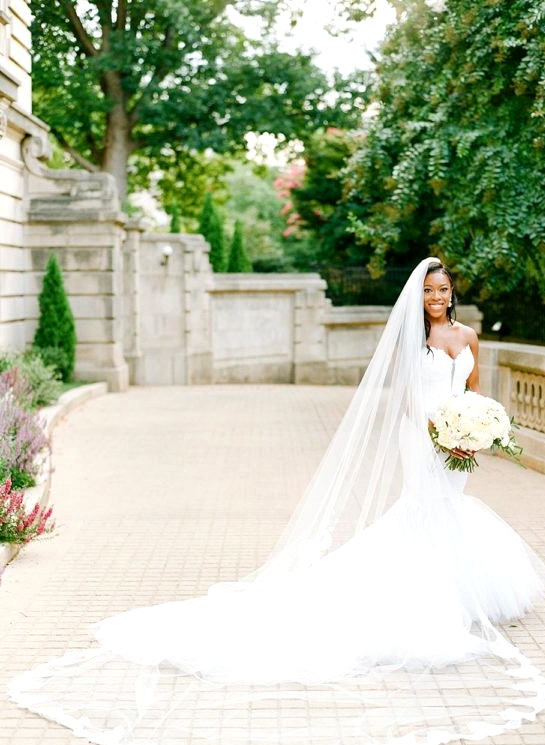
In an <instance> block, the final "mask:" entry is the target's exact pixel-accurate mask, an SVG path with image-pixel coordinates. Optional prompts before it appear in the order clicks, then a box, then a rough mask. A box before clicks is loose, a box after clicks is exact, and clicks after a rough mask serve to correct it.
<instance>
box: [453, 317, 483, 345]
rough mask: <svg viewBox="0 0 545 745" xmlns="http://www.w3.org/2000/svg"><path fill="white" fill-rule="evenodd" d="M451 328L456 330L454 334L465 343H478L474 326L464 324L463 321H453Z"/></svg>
mask: <svg viewBox="0 0 545 745" xmlns="http://www.w3.org/2000/svg"><path fill="white" fill-rule="evenodd" d="M453 330H454V331H456V334H457V335H459V336H460V338H461V339H463V341H464V342H465V344H471V345H472V344H476V343H478V341H479V337H478V336H477V332H476V331H475V329H474V328H471V326H465V325H464V324H463V323H460V322H459V321H455V322H454V329H453Z"/></svg>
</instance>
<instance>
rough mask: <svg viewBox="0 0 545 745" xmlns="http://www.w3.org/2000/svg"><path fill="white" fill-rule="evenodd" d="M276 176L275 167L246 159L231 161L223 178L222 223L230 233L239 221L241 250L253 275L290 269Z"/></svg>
mask: <svg viewBox="0 0 545 745" xmlns="http://www.w3.org/2000/svg"><path fill="white" fill-rule="evenodd" d="M275 176H276V168H273V167H270V166H267V165H264V164H261V165H256V164H255V163H252V162H250V161H248V160H246V161H245V162H240V161H235V162H232V164H231V170H230V171H229V172H228V173H227V174H226V176H225V185H226V190H227V198H226V200H225V202H224V203H223V204H222V211H223V214H224V215H225V224H226V227H227V229H228V230H231V229H234V224H235V222H236V221H237V220H240V222H241V227H242V235H243V241H244V249H245V251H246V253H247V255H248V258H249V260H250V262H251V264H252V266H253V269H254V271H256V272H271V271H288V270H289V269H290V268H291V264H290V263H289V259H288V257H287V256H286V255H285V251H284V242H283V239H282V230H283V228H284V222H283V219H282V216H281V214H280V210H281V208H282V202H281V200H280V199H279V197H278V195H277V194H276V191H275V188H274V179H275Z"/></svg>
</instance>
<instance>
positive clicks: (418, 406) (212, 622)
mask: <svg viewBox="0 0 545 745" xmlns="http://www.w3.org/2000/svg"><path fill="white" fill-rule="evenodd" d="M455 304H456V296H455V292H454V285H453V281H452V277H451V275H450V272H449V271H448V269H447V268H446V267H445V266H443V264H441V263H440V262H439V261H438V260H437V259H434V258H430V259H425V260H424V261H422V262H421V263H420V264H419V265H418V266H417V267H416V268H415V270H414V271H413V273H412V274H411V276H410V278H409V280H408V281H407V283H406V285H405V287H404V289H403V291H402V292H401V295H400V297H399V299H398V301H397V303H396V304H395V306H394V308H393V310H392V313H391V315H390V318H389V321H388V323H387V325H386V328H385V330H384V333H383V335H382V337H381V339H380V342H379V344H378V346H377V349H376V351H375V354H374V356H373V359H372V361H371V363H370V364H369V367H368V369H367V371H366V373H365V375H364V377H363V379H362V382H361V383H360V385H359V387H358V389H357V391H356V393H355V395H354V398H353V400H352V402H351V404H350V406H349V408H348V410H347V412H346V414H345V416H344V418H343V420H342V422H341V424H340V426H339V429H338V430H337V432H336V434H335V436H334V437H333V439H332V441H331V444H330V446H329V448H328V450H327V452H326V454H325V455H324V457H323V459H322V462H321V464H320V466H319V467H318V469H317V471H316V473H315V475H314V477H313V479H312V480H311V483H310V484H309V486H308V488H307V491H306V493H305V495H304V497H303V499H302V500H301V502H300V504H299V507H298V508H297V510H296V512H295V513H294V515H293V516H292V519H291V521H290V523H289V524H288V526H287V527H286V529H285V531H284V533H283V535H282V537H281V539H280V541H279V542H278V545H277V546H276V548H275V550H274V551H273V553H272V555H271V556H270V558H269V559H268V561H267V562H266V563H265V565H264V566H263V567H261V568H260V569H259V570H257V571H256V572H255V573H254V574H253V575H251V576H249V577H246V578H245V579H243V580H241V581H238V582H233V583H223V584H218V585H215V586H213V587H211V588H210V590H209V592H208V594H207V595H206V596H204V597H200V598H195V599H192V600H187V601H183V602H182V601H176V600H173V601H172V602H169V603H165V604H162V605H157V606H152V607H145V608H136V609H133V610H129V611H127V612H125V613H122V614H120V615H117V616H114V617H112V618H107V619H105V620H103V621H102V622H100V623H99V624H97V626H96V627H95V629H94V636H95V639H96V642H97V644H95V646H93V647H92V648H91V649H89V650H85V651H76V652H69V653H67V654H66V655H65V656H64V657H62V658H60V659H57V660H52V661H51V662H49V663H47V664H46V665H43V666H41V667H39V668H37V669H35V670H31V671H29V672H27V673H24V674H23V675H21V676H19V677H17V678H16V679H15V680H14V681H12V683H11V685H10V696H11V698H12V700H13V701H15V702H16V703H18V704H19V705H20V706H23V707H26V708H28V709H30V710H31V711H34V712H36V713H39V714H40V715H42V716H44V717H47V718H49V719H52V720H54V721H57V722H59V723H60V724H62V725H64V726H66V727H69V728H70V729H72V730H73V731H74V733H75V734H76V735H79V736H81V737H84V738H87V740H89V741H90V742H93V743H98V744H102V745H113V744H119V745H121V744H123V745H170V744H171V743H177V744H184V743H186V744H187V745H189V743H192V744H194V743H202V742H211V743H218V744H221V745H232V744H234V743H238V744H240V745H257V743H261V742H268V743H271V745H291V744H292V743H299V744H300V745H311V744H314V743H317V744H319V745H356V743H358V745H359V744H361V743H383V744H384V743H391V744H394V743H399V744H400V745H401V744H403V745H409V744H410V743H414V744H415V745H416V744H417V743H418V744H419V743H427V744H429V745H438V744H439V743H448V742H455V741H460V740H462V741H464V742H468V741H473V740H479V739H482V738H484V737H487V736H492V735H497V734H500V733H501V732H503V731H505V730H509V729H514V728H516V727H518V726H520V725H521V724H523V723H524V722H525V721H529V720H532V719H534V718H535V716H536V714H537V713H538V712H539V711H541V710H542V709H544V708H545V680H544V679H543V677H542V676H541V673H540V671H539V670H537V669H536V668H534V667H533V666H532V665H531V663H530V661H529V660H528V659H527V658H526V657H524V656H523V655H522V653H521V652H520V651H519V650H518V649H517V648H516V647H514V646H513V645H511V644H510V643H509V642H508V641H507V639H506V638H505V637H504V636H502V634H501V633H500V631H499V630H498V629H497V628H496V627H495V626H494V624H503V623H505V622H507V621H509V620H511V619H515V618H519V617H520V616H522V615H523V614H524V613H525V612H526V611H528V610H529V609H530V608H531V607H532V604H533V603H534V602H535V601H536V599H538V598H539V597H540V596H541V594H542V590H543V586H544V578H545V570H544V566H543V564H542V562H541V561H540V560H539V559H538V558H537V557H536V556H535V555H534V554H533V553H532V551H531V550H530V548H529V547H528V546H527V545H526V544H525V543H524V542H523V541H522V539H521V538H520V537H519V536H518V535H517V534H516V533H515V532H514V531H513V530H512V529H511V528H510V527H509V526H508V525H507V524H506V523H504V522H503V521H502V520H501V519H500V518H499V517H498V516H497V515H496V514H495V513H493V512H492V511H491V510H489V509H488V508H487V507H486V506H485V505H484V504H483V503H482V502H480V501H479V500H478V499H476V498H474V497H471V496H468V495H466V494H465V493H464V492H463V489H464V486H465V480H466V477H465V475H464V474H461V473H460V472H454V471H450V470H448V469H447V468H446V467H445V458H446V456H445V455H444V454H441V453H437V452H436V451H435V449H434V447H433V443H432V441H431V438H430V436H429V431H428V427H429V424H430V422H433V416H434V413H435V411H436V409H437V407H438V406H439V405H440V404H441V403H442V402H443V401H445V400H446V399H447V398H448V397H450V396H451V395H452V394H457V393H462V392H463V391H464V389H465V388H466V387H468V388H470V389H471V390H474V391H476V392H479V382H478V366H477V362H478V340H477V336H476V334H475V332H474V331H473V330H472V329H470V328H468V327H466V326H463V325H462V324H460V323H458V322H456V321H455V320H454V318H455V314H454V308H455ZM454 454H455V455H457V456H458V457H467V456H469V455H471V453H469V452H463V451H454Z"/></svg>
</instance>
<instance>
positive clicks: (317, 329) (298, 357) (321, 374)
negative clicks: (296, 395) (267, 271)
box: [293, 275, 329, 385]
mask: <svg viewBox="0 0 545 745" xmlns="http://www.w3.org/2000/svg"><path fill="white" fill-rule="evenodd" d="M301 276H302V277H304V278H305V279H306V283H307V286H306V287H304V288H302V289H300V290H298V291H297V292H296V293H295V317H294V327H295V337H294V350H293V361H294V383H300V384H318V385H323V384H325V383H327V382H328V364H327V347H326V328H325V326H324V322H323V321H324V313H325V310H326V308H327V307H328V306H329V303H328V302H327V301H326V297H325V290H326V288H327V284H326V282H325V280H323V279H322V278H321V277H319V276H318V275H301Z"/></svg>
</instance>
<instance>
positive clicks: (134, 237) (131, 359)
mask: <svg viewBox="0 0 545 745" xmlns="http://www.w3.org/2000/svg"><path fill="white" fill-rule="evenodd" d="M143 232H144V226H143V223H142V222H141V221H138V220H135V221H129V222H128V223H127V225H126V226H125V242H124V244H123V353H124V356H125V359H126V360H127V362H128V364H129V367H131V366H132V365H133V364H134V363H135V362H136V360H138V359H139V358H140V357H141V356H142V344H141V324H142V298H141V292H140V249H141V238H142V234H143Z"/></svg>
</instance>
